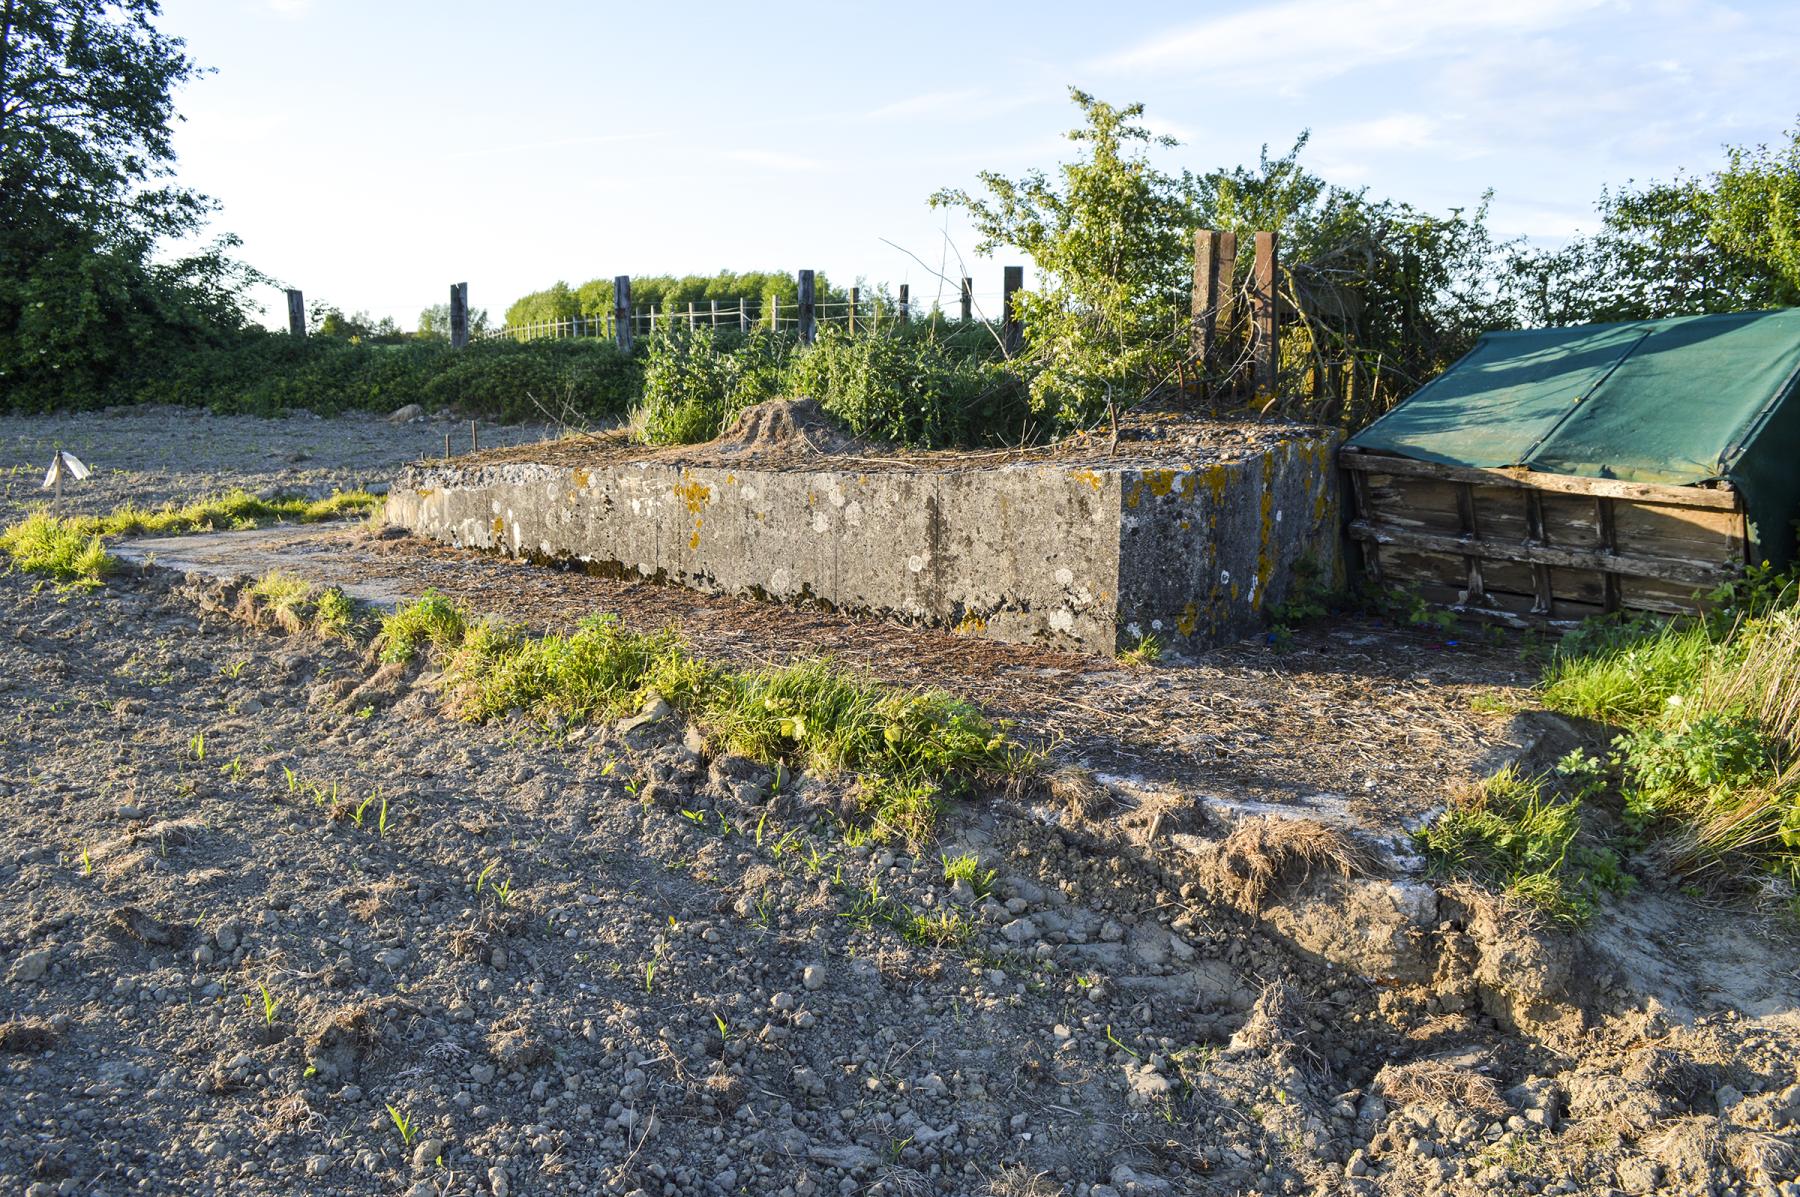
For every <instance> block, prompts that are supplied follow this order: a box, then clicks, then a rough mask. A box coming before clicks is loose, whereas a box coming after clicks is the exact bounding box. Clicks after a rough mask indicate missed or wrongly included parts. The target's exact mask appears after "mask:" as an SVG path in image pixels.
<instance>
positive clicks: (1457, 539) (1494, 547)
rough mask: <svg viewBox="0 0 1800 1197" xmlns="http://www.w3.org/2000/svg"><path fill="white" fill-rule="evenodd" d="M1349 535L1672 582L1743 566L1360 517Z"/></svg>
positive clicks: (1725, 575)
mask: <svg viewBox="0 0 1800 1197" xmlns="http://www.w3.org/2000/svg"><path fill="white" fill-rule="evenodd" d="M1350 535H1352V536H1354V537H1356V538H1357V539H1358V540H1367V541H1373V542H1374V543H1376V544H1379V545H1393V546H1395V547H1404V548H1412V549H1419V550H1422V551H1425V552H1432V553H1445V554H1448V555H1450V556H1453V557H1465V556H1468V555H1469V554H1471V553H1473V554H1476V555H1478V556H1482V557H1488V558H1492V559H1494V560H1497V561H1527V562H1533V561H1535V562H1539V563H1541V564H1544V565H1560V566H1566V567H1569V568H1572V569H1592V570H1598V571H1600V572H1603V573H1620V574H1630V575H1632V576H1633V577H1639V578H1664V579H1666V580H1668V581H1671V582H1693V583H1697V584H1701V585H1717V584H1718V583H1720V582H1725V581H1728V580H1730V579H1731V578H1734V577H1737V576H1738V573H1739V571H1738V570H1737V569H1735V568H1734V567H1732V566H1729V565H1714V564H1710V563H1704V562H1698V561H1678V560H1671V559H1669V558H1657V557H1627V556H1624V555H1622V554H1615V553H1605V552H1600V551H1597V550H1594V549H1572V548H1563V547H1560V546H1552V545H1540V544H1505V543H1500V542H1496V541H1489V540H1480V539H1476V538H1472V537H1470V538H1465V537H1461V536H1444V535H1441V534H1438V533H1433V532H1416V531H1411V530H1408V529H1404V528H1394V527H1390V526H1387V525H1382V524H1374V523H1370V522H1368V521H1366V520H1356V521H1354V522H1353V523H1352V524H1351V525H1350Z"/></svg>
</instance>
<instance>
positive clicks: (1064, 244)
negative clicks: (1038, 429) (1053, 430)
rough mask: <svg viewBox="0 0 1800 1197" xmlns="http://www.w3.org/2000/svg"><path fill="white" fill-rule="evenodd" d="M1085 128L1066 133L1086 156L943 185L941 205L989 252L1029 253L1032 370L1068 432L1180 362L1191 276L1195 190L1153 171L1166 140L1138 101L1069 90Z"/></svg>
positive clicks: (1025, 309)
mask: <svg viewBox="0 0 1800 1197" xmlns="http://www.w3.org/2000/svg"><path fill="white" fill-rule="evenodd" d="M1070 97H1071V98H1072V99H1073V100H1074V102H1075V105H1076V107H1077V108H1079V109H1080V110H1081V116H1082V120H1083V124H1082V126H1081V127H1079V128H1077V129H1074V130H1071V131H1070V132H1069V133H1068V135H1067V136H1068V138H1069V140H1070V141H1073V142H1075V143H1077V144H1078V145H1081V146H1083V147H1084V149H1085V154H1084V155H1083V156H1081V157H1079V158H1077V159H1076V160H1075V161H1073V162H1066V163H1064V164H1062V165H1061V166H1059V167H1058V168H1057V175H1058V177H1057V179H1056V181H1055V182H1054V183H1053V182H1052V181H1051V180H1050V178H1049V177H1047V176H1046V175H1045V174H1044V173H1043V172H1042V171H1030V172H1027V173H1026V174H1025V175H1024V176H1023V177H1022V178H1020V179H1017V180H1014V179H1009V178H1006V177H1005V176H1003V175H999V174H996V173H994V172H992V171H983V172H981V174H980V175H979V177H980V179H981V182H982V185H983V187H984V188H986V192H987V194H986V196H985V197H976V196H974V195H971V194H970V193H969V192H967V191H964V190H961V189H957V188H949V189H945V190H942V191H939V192H937V193H936V194H935V195H933V196H932V197H931V202H932V205H933V206H934V207H953V208H961V209H963V210H964V211H965V212H966V213H967V214H968V217H969V219H970V221H971V222H972V223H973V224H974V226H975V229H976V231H977V232H978V233H979V234H980V235H981V241H980V243H979V244H978V245H977V246H976V249H977V251H978V252H980V253H991V252H993V251H994V250H995V249H998V248H999V247H1001V246H1013V247H1016V248H1018V249H1022V250H1024V251H1025V252H1026V253H1028V254H1030V255H1031V259H1032V261H1033V262H1035V263H1036V265H1037V268H1038V271H1039V277H1038V280H1037V285H1036V286H1035V287H1034V288H1030V289H1027V290H1025V291H1022V292H1021V293H1020V295H1019V297H1018V302H1019V313H1020V319H1021V321H1022V323H1023V326H1024V334H1025V338H1026V341H1027V343H1028V345H1029V347H1030V350H1031V354H1032V358H1033V361H1034V366H1035V370H1034V372H1033V375H1032V378H1031V384H1030V385H1031V402H1032V406H1033V407H1034V409H1035V410H1037V411H1038V412H1039V413H1040V414H1042V415H1044V416H1047V417H1049V418H1052V419H1054V420H1055V421H1057V422H1058V423H1059V424H1061V425H1064V426H1067V427H1086V426H1088V425H1091V424H1093V423H1094V422H1095V421H1096V420H1097V419H1098V418H1099V417H1100V415H1101V414H1102V413H1104V412H1106V411H1107V410H1108V409H1109V407H1111V406H1113V405H1115V404H1117V405H1120V406H1124V405H1128V404H1129V403H1131V402H1135V401H1136V400H1137V399H1139V398H1141V397H1143V396H1144V395H1146V394H1148V393H1149V392H1150V391H1151V390H1152V389H1154V388H1155V386H1156V385H1157V384H1158V382H1160V381H1162V380H1163V379H1164V378H1166V377H1167V376H1168V375H1169V374H1170V373H1171V372H1172V371H1173V369H1174V367H1175V366H1176V364H1177V363H1178V362H1179V361H1180V360H1181V359H1182V357H1183V351H1184V350H1185V347H1186V343H1187V342H1186V336H1187V334H1186V330H1185V328H1183V327H1182V326H1180V325H1179V324H1177V322H1176V320H1175V315H1176V313H1177V311H1178V310H1179V307H1180V301H1181V300H1182V299H1183V298H1184V297H1185V296H1186V295H1187V294H1188V288H1189V284H1190V282H1191V278H1192V273H1191V266H1190V263H1191V261H1192V242H1191V240H1190V238H1191V230H1192V229H1193V227H1194V223H1195V221H1194V217H1195V210H1196V203H1197V200H1198V194H1199V193H1198V188H1197V183H1196V180H1195V179H1194V177H1193V176H1192V175H1190V174H1188V173H1186V172H1183V173H1182V174H1181V175H1170V174H1166V173H1164V172H1163V171H1161V170H1159V169H1157V168H1156V166H1155V165H1154V164H1153V163H1152V161H1151V159H1150V156H1149V150H1150V149H1151V147H1153V146H1171V145H1174V144H1175V142H1174V140H1173V139H1172V138H1167V137H1158V136H1156V135H1155V134H1153V133H1151V132H1150V130H1149V129H1148V128H1146V127H1145V126H1144V125H1143V124H1142V123H1141V122H1140V119H1139V118H1141V117H1142V116H1143V113H1144V106H1143V105H1142V104H1131V105H1127V106H1126V107H1123V108H1115V107H1113V106H1112V105H1110V104H1107V103H1105V102H1103V101H1101V100H1097V99H1095V98H1094V97H1093V96H1090V95H1088V94H1087V93H1085V92H1082V91H1079V90H1076V89H1073V88H1072V89H1070Z"/></svg>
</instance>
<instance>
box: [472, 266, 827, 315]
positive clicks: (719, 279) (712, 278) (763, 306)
mask: <svg viewBox="0 0 1800 1197" xmlns="http://www.w3.org/2000/svg"><path fill="white" fill-rule="evenodd" d="M847 298H849V296H848V293H847V292H844V291H842V290H833V289H832V287H831V284H830V283H829V282H828V281H827V280H826V278H825V275H824V274H822V273H818V274H815V275H814V277H813V299H814V302H816V303H838V302H842V301H844V300H845V299H847ZM740 299H742V300H745V301H747V303H748V305H749V308H750V319H751V323H752V324H765V325H766V324H767V322H768V318H769V315H770V301H771V300H774V301H777V302H778V303H779V304H780V307H781V311H782V313H783V318H784V319H787V318H791V317H792V316H793V314H794V312H795V311H796V309H797V308H798V305H799V302H800V294H799V283H798V281H797V280H796V277H795V273H794V272H793V271H788V272H778V271H763V270H753V271H747V272H737V271H730V270H721V271H720V272H719V273H717V274H710V275H708V274H689V275H683V276H681V277H676V276H674V275H666V274H661V275H643V276H634V277H633V278H632V280H631V306H632V307H633V308H636V309H639V310H643V309H646V308H659V309H661V310H662V312H664V313H665V314H667V315H671V316H672V315H677V314H679V315H682V316H685V315H686V313H687V305H688V304H690V303H691V304H693V305H694V307H695V309H696V310H697V311H702V312H707V313H708V314H709V315H710V312H711V306H710V305H711V304H712V302H713V301H714V300H717V301H718V302H719V303H720V305H721V306H723V305H725V304H733V305H735V304H736V303H737V301H738V300H740ZM732 311H733V314H734V315H735V313H736V308H735V307H733V309H732ZM613 314H614V313H613V280H612V279H610V278H596V279H590V280H588V281H587V282H585V283H582V284H581V285H580V286H577V287H573V288H571V287H570V286H569V285H568V284H567V283H565V282H556V283H552V284H551V285H550V286H548V287H546V288H544V289H543V290H542V291H533V292H532V293H531V294H529V295H524V296H521V297H520V298H518V299H516V300H514V301H513V302H512V304H511V305H510V306H508V307H507V309H506V326H507V327H508V328H521V327H525V326H527V325H532V324H545V323H553V322H557V321H565V320H570V319H573V318H574V317H576V316H581V317H583V318H586V319H597V318H601V317H607V316H612V315H613Z"/></svg>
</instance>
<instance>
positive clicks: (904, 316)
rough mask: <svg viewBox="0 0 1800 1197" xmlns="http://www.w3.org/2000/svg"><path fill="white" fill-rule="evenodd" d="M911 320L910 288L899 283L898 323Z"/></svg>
mask: <svg viewBox="0 0 1800 1197" xmlns="http://www.w3.org/2000/svg"><path fill="white" fill-rule="evenodd" d="M911 320H912V288H911V287H909V286H908V285H907V284H905V283H901V284H900V323H902V324H907V323H909V322H911Z"/></svg>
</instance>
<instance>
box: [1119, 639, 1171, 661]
mask: <svg viewBox="0 0 1800 1197" xmlns="http://www.w3.org/2000/svg"><path fill="white" fill-rule="evenodd" d="M1162 655H1163V643H1162V637H1160V636H1158V635H1157V634H1156V633H1154V632H1146V633H1144V634H1143V635H1141V636H1139V637H1138V642H1137V644H1135V645H1134V646H1132V647H1131V648H1128V649H1125V650H1124V651H1122V652H1121V653H1119V661H1120V662H1121V663H1122V664H1125V665H1129V666H1131V667H1132V668H1133V669H1148V668H1149V667H1150V666H1152V665H1154V664H1156V663H1157V662H1158V661H1160V660H1162Z"/></svg>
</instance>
